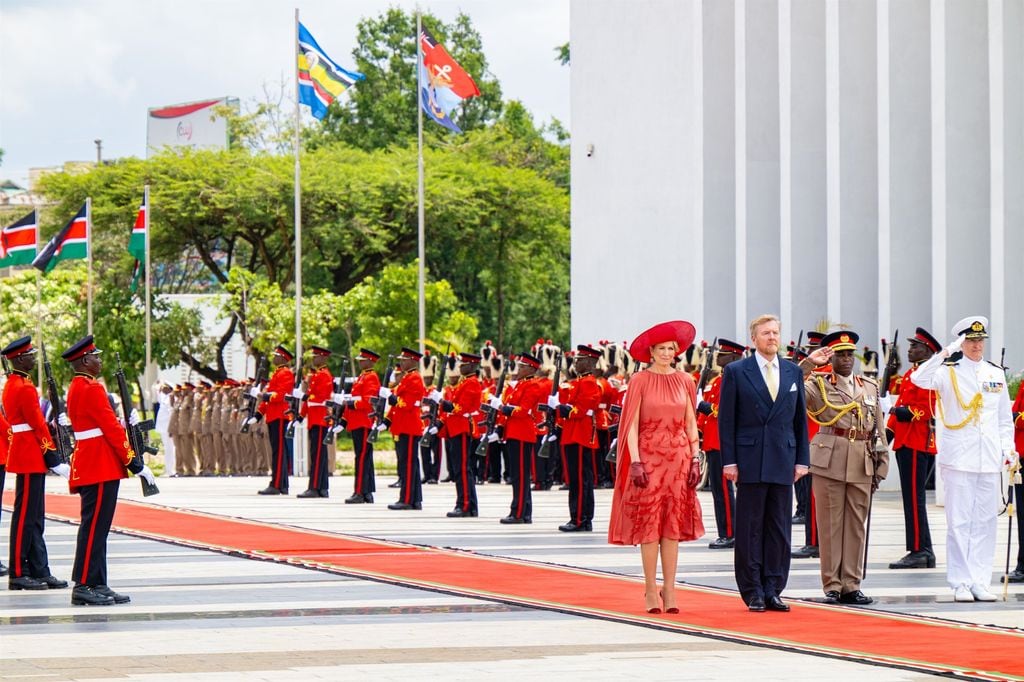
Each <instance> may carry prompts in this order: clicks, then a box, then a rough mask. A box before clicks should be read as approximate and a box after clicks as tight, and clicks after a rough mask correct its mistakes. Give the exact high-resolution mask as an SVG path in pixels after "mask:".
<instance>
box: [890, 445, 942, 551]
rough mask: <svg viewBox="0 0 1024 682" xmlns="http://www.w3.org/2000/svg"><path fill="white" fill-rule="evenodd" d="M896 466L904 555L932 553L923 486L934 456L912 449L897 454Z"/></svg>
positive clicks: (900, 449) (929, 472) (933, 466)
mask: <svg viewBox="0 0 1024 682" xmlns="http://www.w3.org/2000/svg"><path fill="white" fill-rule="evenodd" d="M896 464H897V465H898V466H899V469H900V489H901V491H902V492H903V523H904V525H905V527H906V534H907V551H908V552H921V551H928V552H932V551H934V550H933V549H932V533H931V530H930V529H929V528H928V506H927V505H928V503H927V500H926V498H925V485H927V483H928V478H929V477H930V476H931V472H932V469H934V468H935V455H929V454H928V453H927V452H919V451H917V450H913V449H911V448H899V449H897V450H896Z"/></svg>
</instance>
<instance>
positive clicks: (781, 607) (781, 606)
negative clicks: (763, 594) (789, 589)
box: [765, 596, 789, 612]
mask: <svg viewBox="0 0 1024 682" xmlns="http://www.w3.org/2000/svg"><path fill="white" fill-rule="evenodd" d="M765 606H766V607H767V608H768V610H769V611H783V612H786V611H789V604H787V603H786V602H784V601H782V600H781V599H779V598H778V597H777V596H776V597H768V599H766V600H765Z"/></svg>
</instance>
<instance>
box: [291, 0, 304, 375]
mask: <svg viewBox="0 0 1024 682" xmlns="http://www.w3.org/2000/svg"><path fill="white" fill-rule="evenodd" d="M298 44H299V8H298V7H296V8H295V43H294V45H296V46H298ZM293 68H294V69H295V359H296V361H300V362H301V359H302V201H301V197H302V188H301V186H300V184H299V183H300V178H301V174H302V169H301V166H300V165H299V124H300V122H301V120H302V119H301V114H300V111H299V63H298V60H296V61H295V64H294V67H293Z"/></svg>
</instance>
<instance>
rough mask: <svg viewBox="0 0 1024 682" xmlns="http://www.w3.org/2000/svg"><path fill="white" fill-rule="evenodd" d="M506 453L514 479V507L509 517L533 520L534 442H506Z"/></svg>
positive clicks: (511, 439) (512, 440)
mask: <svg viewBox="0 0 1024 682" xmlns="http://www.w3.org/2000/svg"><path fill="white" fill-rule="evenodd" d="M505 452H506V453H507V455H508V457H507V460H508V462H510V467H509V470H508V473H509V476H510V477H511V479H512V507H511V509H510V511H509V516H512V517H514V518H517V519H529V520H531V521H532V520H533V494H532V493H531V492H530V467H531V464H532V461H533V442H532V441H522V440H515V439H514V438H510V439H508V440H507V441H505Z"/></svg>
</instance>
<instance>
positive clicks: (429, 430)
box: [427, 426, 437, 433]
mask: <svg viewBox="0 0 1024 682" xmlns="http://www.w3.org/2000/svg"><path fill="white" fill-rule="evenodd" d="M427 433H437V427H436V426H431V427H430V428H429V429H427Z"/></svg>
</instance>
